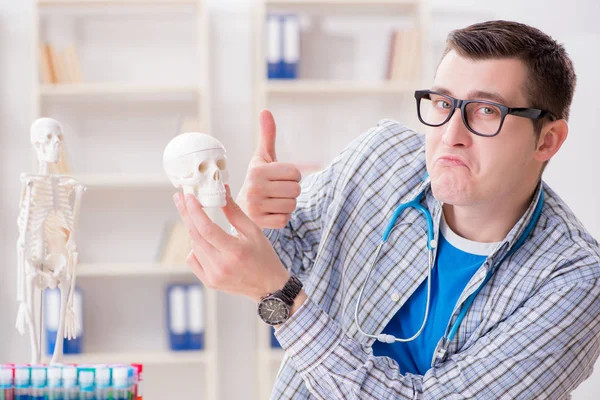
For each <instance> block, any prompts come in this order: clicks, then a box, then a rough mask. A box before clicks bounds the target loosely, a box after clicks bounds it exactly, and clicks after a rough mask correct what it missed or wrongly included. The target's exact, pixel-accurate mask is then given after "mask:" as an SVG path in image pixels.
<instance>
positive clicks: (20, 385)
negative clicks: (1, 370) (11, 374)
mask: <svg viewBox="0 0 600 400" xmlns="http://www.w3.org/2000/svg"><path fill="white" fill-rule="evenodd" d="M30 373H31V370H30V368H29V366H26V365H16V366H15V400H30V394H31V375H30Z"/></svg>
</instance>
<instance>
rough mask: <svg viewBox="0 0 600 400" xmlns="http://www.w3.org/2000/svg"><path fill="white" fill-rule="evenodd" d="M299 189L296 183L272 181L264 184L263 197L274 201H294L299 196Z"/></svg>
mask: <svg viewBox="0 0 600 400" xmlns="http://www.w3.org/2000/svg"><path fill="white" fill-rule="evenodd" d="M300 192H301V187H300V184H299V183H298V182H293V181H274V182H267V183H266V184H265V196H266V197H269V198H275V199H296V198H297V197H298V196H300Z"/></svg>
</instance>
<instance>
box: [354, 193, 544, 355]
mask: <svg viewBox="0 0 600 400" xmlns="http://www.w3.org/2000/svg"><path fill="white" fill-rule="evenodd" d="M423 193H424V190H423V191H421V192H420V193H419V194H418V195H417V197H416V198H415V199H413V200H412V201H409V202H408V203H402V204H400V205H399V206H398V207H397V208H396V210H395V211H394V214H393V215H392V218H391V220H390V222H389V224H388V226H387V228H386V229H385V232H384V233H383V237H382V239H381V242H380V243H379V245H378V246H377V248H376V249H375V257H374V258H373V261H372V262H371V265H370V267H369V271H368V272H367V277H366V278H365V281H364V282H363V285H362V287H361V289H360V292H359V294H358V301H357V302H356V308H355V311H354V322H355V323H356V327H357V328H358V331H359V332H360V333H362V334H363V335H365V336H367V337H369V338H373V339H377V340H379V341H380V342H383V343H394V342H411V341H413V340H415V339H416V338H417V337H419V335H420V334H421V332H422V331H423V329H424V328H425V324H426V322H427V317H428V316H429V303H430V300H431V270H432V269H433V259H434V253H433V252H434V250H435V249H436V247H437V243H436V241H435V239H434V236H433V219H432V217H431V213H430V212H429V210H427V209H426V208H425V207H424V206H423V205H421V200H422V198H423ZM543 205H544V191H543V189H540V196H539V199H538V202H537V204H536V207H535V210H534V213H533V216H532V218H531V220H530V221H529V224H528V225H527V227H526V228H525V230H524V231H523V233H522V234H521V236H520V237H519V240H518V241H517V242H516V243H515V245H514V246H513V247H512V249H511V250H510V251H509V252H508V253H507V254H506V255H505V256H504V257H503V258H502V260H501V261H500V262H499V263H498V264H497V265H500V264H502V263H503V262H504V261H505V260H506V259H507V258H508V257H510V256H511V255H512V254H513V253H514V252H515V251H517V250H518V249H519V247H521V246H522V245H523V243H524V242H525V240H526V239H527V237H529V234H530V233H531V231H532V230H533V228H534V227H535V224H536V223H537V221H538V219H539V217H540V214H541V213H542V207H543ZM411 207H412V208H415V209H417V210H418V211H420V212H421V214H423V216H424V217H425V220H426V221H427V252H428V268H427V302H426V305H425V316H424V317H423V323H422V324H421V327H420V328H419V330H418V331H417V333H415V334H414V335H413V336H411V337H410V338H406V339H403V338H397V337H395V336H393V335H388V334H384V333H381V334H379V335H371V334H368V333H366V332H364V331H363V330H362V328H361V327H360V323H359V322H358V309H359V307H360V301H361V298H362V295H363V291H364V290H365V286H366V285H367V281H368V280H369V277H370V276H371V272H372V270H373V267H374V266H375V264H376V263H377V259H378V257H379V253H380V252H381V248H382V247H383V245H384V244H385V243H386V242H387V240H388V238H389V236H390V234H391V233H392V231H393V230H394V229H395V227H397V226H399V225H396V226H395V224H396V220H397V219H398V217H399V216H400V214H401V213H402V212H403V211H404V210H406V209H407V208H411ZM494 270H495V268H493V267H492V268H489V270H488V272H487V274H486V277H485V279H484V280H483V282H482V283H481V285H479V287H478V288H477V290H475V292H473V293H472V294H471V295H470V296H469V297H468V298H467V300H465V302H464V304H463V306H462V308H461V311H460V313H459V314H458V317H457V318H456V321H455V322H454V324H453V325H452V327H451V328H450V330H449V331H448V330H446V333H445V334H444V337H443V341H442V343H443V346H442V347H443V348H445V347H446V346H447V344H448V343H449V342H450V341H451V340H452V339H453V338H454V335H455V334H456V332H457V331H458V327H459V326H460V324H461V323H462V321H463V319H464V318H465V315H466V314H467V311H468V310H469V308H470V307H471V304H473V301H474V300H475V297H477V294H478V293H479V292H480V291H481V289H482V288H483V287H484V286H485V284H486V283H487V282H488V281H489V280H490V278H491V277H492V275H493V273H494ZM434 358H435V355H434Z"/></svg>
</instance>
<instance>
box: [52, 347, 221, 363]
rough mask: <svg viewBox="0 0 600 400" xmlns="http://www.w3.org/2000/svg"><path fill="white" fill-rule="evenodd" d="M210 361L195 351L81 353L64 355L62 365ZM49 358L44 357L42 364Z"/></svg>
mask: <svg viewBox="0 0 600 400" xmlns="http://www.w3.org/2000/svg"><path fill="white" fill-rule="evenodd" d="M211 359H212V357H210V353H208V352H207V351H205V350H196V351H180V352H175V351H161V352H130V353H127V352H122V353H121V352H110V353H109V352H107V353H81V354H65V355H64V356H63V360H62V361H63V362H64V363H74V364H108V363H111V364H120V363H123V364H130V363H141V364H144V365H161V364H163V365H164V364H167V365H172V364H206V363H209V361H210V360H211ZM48 361H49V358H48V357H47V356H45V357H44V362H48Z"/></svg>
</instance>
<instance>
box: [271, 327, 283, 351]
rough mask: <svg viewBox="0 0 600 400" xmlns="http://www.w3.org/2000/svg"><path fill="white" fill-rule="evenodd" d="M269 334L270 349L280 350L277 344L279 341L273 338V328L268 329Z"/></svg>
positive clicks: (279, 345)
mask: <svg viewBox="0 0 600 400" xmlns="http://www.w3.org/2000/svg"><path fill="white" fill-rule="evenodd" d="M270 332H271V348H272V349H280V348H281V344H279V340H277V338H276V337H275V328H271V329H270Z"/></svg>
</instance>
